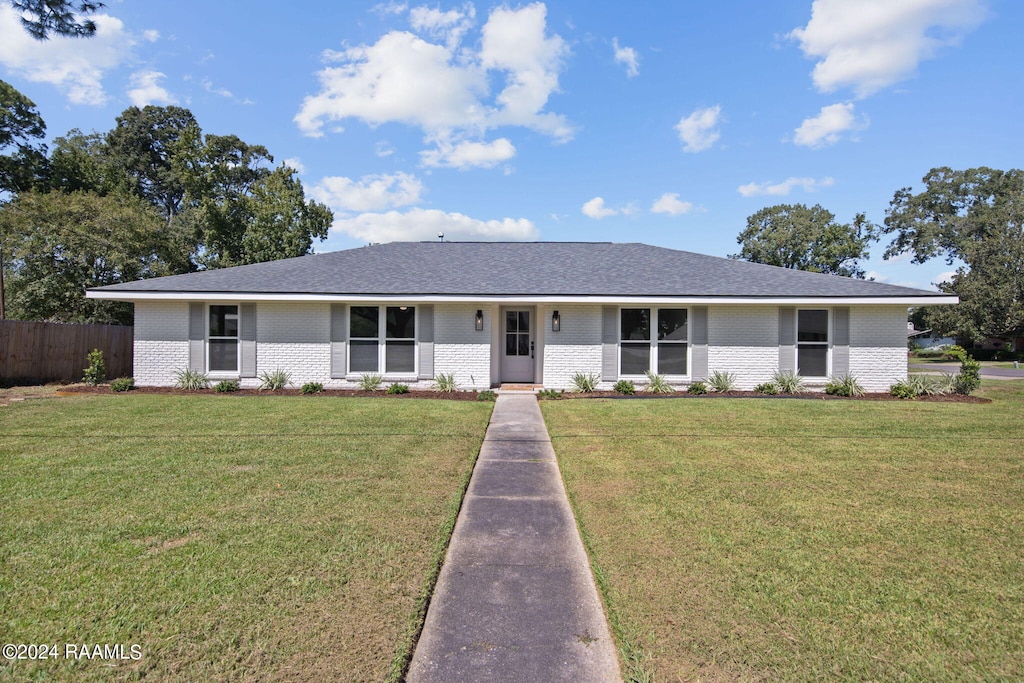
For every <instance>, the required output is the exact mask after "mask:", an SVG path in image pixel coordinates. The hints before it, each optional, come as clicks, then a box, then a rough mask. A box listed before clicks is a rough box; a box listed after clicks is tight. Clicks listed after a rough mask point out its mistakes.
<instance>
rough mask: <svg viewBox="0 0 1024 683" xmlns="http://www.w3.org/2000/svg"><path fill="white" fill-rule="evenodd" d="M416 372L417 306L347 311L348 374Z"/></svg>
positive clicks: (403, 373) (368, 307)
mask: <svg viewBox="0 0 1024 683" xmlns="http://www.w3.org/2000/svg"><path fill="white" fill-rule="evenodd" d="M381 368H383V370H384V372H385V373H390V374H399V375H410V374H413V373H415V372H416V307H415V306H352V307H351V308H350V309H349V361H348V369H349V372H350V373H364V372H381Z"/></svg>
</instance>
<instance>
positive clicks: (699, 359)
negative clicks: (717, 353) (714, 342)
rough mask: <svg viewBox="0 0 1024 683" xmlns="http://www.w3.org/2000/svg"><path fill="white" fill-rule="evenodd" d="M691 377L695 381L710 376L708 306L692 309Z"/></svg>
mask: <svg viewBox="0 0 1024 683" xmlns="http://www.w3.org/2000/svg"><path fill="white" fill-rule="evenodd" d="M690 345H691V352H690V360H691V364H690V378H691V379H692V380H693V381H697V380H705V379H707V378H708V307H707V306H694V307H693V308H691V309H690Z"/></svg>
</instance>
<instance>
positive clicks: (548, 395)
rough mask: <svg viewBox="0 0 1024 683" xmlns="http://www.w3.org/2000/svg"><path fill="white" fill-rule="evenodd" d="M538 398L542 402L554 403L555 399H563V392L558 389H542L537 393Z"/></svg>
mask: <svg viewBox="0 0 1024 683" xmlns="http://www.w3.org/2000/svg"><path fill="white" fill-rule="evenodd" d="M537 398H539V399H540V400H542V401H552V400H554V399H558V398H562V392H561V391H558V390H557V389H541V390H540V391H538V392H537Z"/></svg>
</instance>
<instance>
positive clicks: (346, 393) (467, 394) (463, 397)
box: [57, 384, 478, 401]
mask: <svg viewBox="0 0 1024 683" xmlns="http://www.w3.org/2000/svg"><path fill="white" fill-rule="evenodd" d="M57 393H58V395H61V394H113V393H115V392H113V391H111V390H110V385H107V384H100V385H98V386H94V387H91V386H89V385H87V384H72V385H69V386H66V387H61V389H60V390H59V391H58V392H57ZM123 393H128V392H123ZM130 393H134V394H172V395H177V396H309V397H317V396H335V397H338V396H341V397H349V398H355V397H360V398H366V397H373V398H434V399H442V400H445V401H476V400H477V395H478V392H476V391H456V392H452V393H445V392H443V391H424V390H422V389H418V390H413V389H410V390H409V391H408V392H406V393H404V394H389V393H387V391H386V390H382V391H359V390H357V389H324V390H323V391H321V392H320V393H318V394H303V393H302V392H301V391H300V390H299V389H279V390H277V391H266V390H260V389H239V390H238V391H226V392H216V391H214V390H213V389H199V390H198V391H185V390H184V389H178V388H176V387H135V388H134V389H132V390H131V392H130Z"/></svg>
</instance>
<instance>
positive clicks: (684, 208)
mask: <svg viewBox="0 0 1024 683" xmlns="http://www.w3.org/2000/svg"><path fill="white" fill-rule="evenodd" d="M651 211H652V212H653V213H667V214H669V215H670V216H679V215H681V214H684V213H690V212H691V211H693V204H692V203H691V202H683V201H680V200H679V194H678V193H676V192H666V193H665V194H663V195H661V196H660V197H659V198H658V199H657V201H655V202H654V204H653V205H652V206H651Z"/></svg>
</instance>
